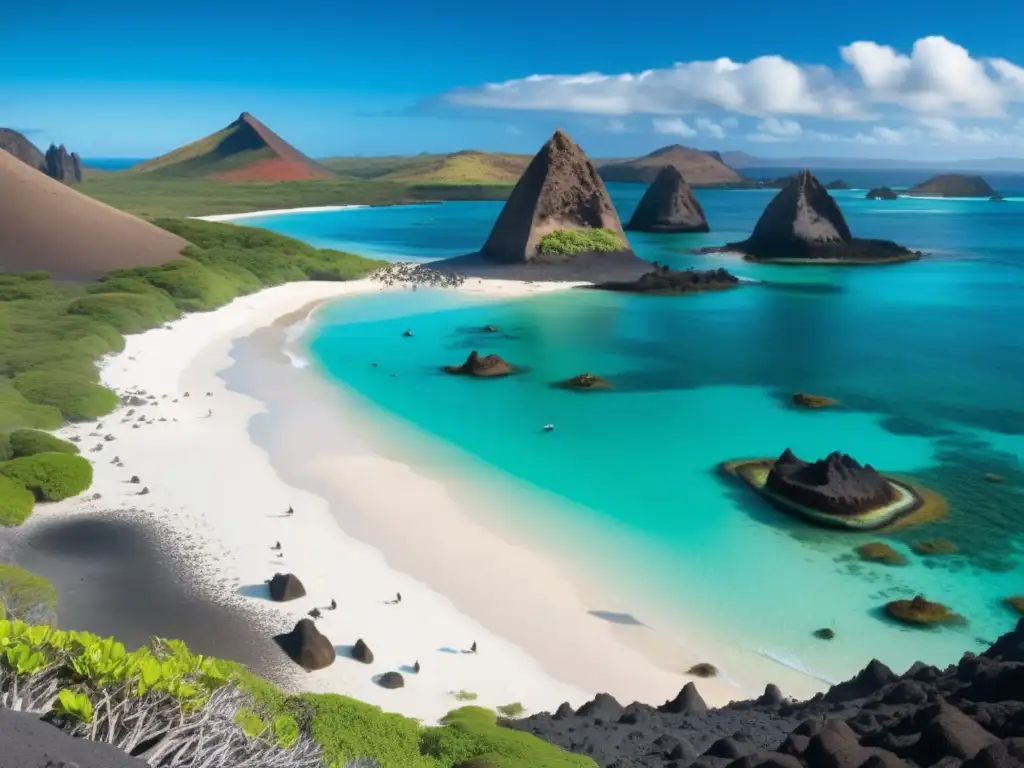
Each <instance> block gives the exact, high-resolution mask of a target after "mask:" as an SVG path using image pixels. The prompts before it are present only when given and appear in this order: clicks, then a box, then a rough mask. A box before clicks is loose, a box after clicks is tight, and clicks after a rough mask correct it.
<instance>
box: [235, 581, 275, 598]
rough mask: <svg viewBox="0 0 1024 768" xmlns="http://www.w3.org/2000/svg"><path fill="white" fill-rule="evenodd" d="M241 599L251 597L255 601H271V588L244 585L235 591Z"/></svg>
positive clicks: (262, 585)
mask: <svg viewBox="0 0 1024 768" xmlns="http://www.w3.org/2000/svg"><path fill="white" fill-rule="evenodd" d="M235 594H236V595H238V596H239V597H251V598H253V599H255V600H267V601H269V600H270V587H269V586H268V585H266V584H243V585H242V586H240V587H239V588H238V589H236V590H235Z"/></svg>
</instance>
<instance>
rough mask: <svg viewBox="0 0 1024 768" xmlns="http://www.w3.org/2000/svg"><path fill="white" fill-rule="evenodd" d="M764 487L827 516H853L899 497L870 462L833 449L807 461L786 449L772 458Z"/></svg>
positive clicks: (882, 505)
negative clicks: (816, 458)
mask: <svg viewBox="0 0 1024 768" xmlns="http://www.w3.org/2000/svg"><path fill="white" fill-rule="evenodd" d="M765 487H766V488H767V489H768V490H770V491H773V492H774V493H776V494H778V495H779V496H782V497H783V498H784V499H788V500H790V501H793V502H796V503H798V504H801V505H803V506H807V507H810V508H812V509H815V510H818V511H821V512H825V513H827V514H830V515H855V514H858V513H861V512H866V511H868V510H872V509H877V508H879V507H884V506H885V505H887V504H890V503H892V502H893V501H895V500H896V499H897V498H898V494H897V491H896V489H895V488H893V486H892V484H891V483H890V482H889V481H888V480H886V479H885V478H884V477H882V475H880V474H879V473H878V472H876V471H875V469H874V468H873V467H872V466H871V465H870V464H866V465H863V466H862V465H861V464H859V463H858V462H857V461H855V460H854V459H853V458H851V457H850V456H847V455H846V454H845V453H840V452H838V451H835V452H833V453H830V454H829V455H828V456H827V457H825V458H824V459H820V460H818V461H815V462H812V463H808V462H806V461H803V460H801V459H799V458H797V456H796V455H795V454H794V453H793V452H792V451H791V450H789V449H788V448H787V449H786V450H785V451H783V452H782V455H781V456H779V458H778V459H777V460H776V461H775V465H774V466H773V467H772V469H771V472H769V473H768V479H767V480H766V482H765Z"/></svg>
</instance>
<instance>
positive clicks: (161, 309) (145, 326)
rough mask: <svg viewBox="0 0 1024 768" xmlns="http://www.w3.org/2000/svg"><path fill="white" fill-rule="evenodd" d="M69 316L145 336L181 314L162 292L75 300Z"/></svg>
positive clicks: (69, 309) (122, 294)
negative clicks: (143, 333) (92, 320)
mask: <svg viewBox="0 0 1024 768" xmlns="http://www.w3.org/2000/svg"><path fill="white" fill-rule="evenodd" d="M68 313H69V314H74V315H86V316H87V317H91V318H93V319H94V320H99V321H101V322H103V323H106V324H108V325H111V326H113V327H114V328H116V329H117V330H118V331H120V332H121V333H141V332H142V331H147V330H149V329H150V328H155V327H156V326H158V325H162V324H163V323H165V322H167V321H168V320H173V319H175V318H176V317H178V314H179V312H178V310H177V308H176V307H175V306H174V302H172V301H170V299H169V298H168V297H167V296H165V295H160V294H159V293H153V294H145V293H91V294H89V295H87V296H82V297H81V298H78V299H75V300H74V301H72V302H71V303H70V304H69V305H68Z"/></svg>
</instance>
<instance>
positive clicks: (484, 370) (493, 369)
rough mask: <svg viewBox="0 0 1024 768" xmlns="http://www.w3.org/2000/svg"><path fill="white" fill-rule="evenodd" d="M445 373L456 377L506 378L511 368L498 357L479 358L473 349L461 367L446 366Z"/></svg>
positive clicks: (478, 354)
mask: <svg viewBox="0 0 1024 768" xmlns="http://www.w3.org/2000/svg"><path fill="white" fill-rule="evenodd" d="M443 370H444V372H445V373H451V374H453V375H456V376H475V377H478V378H487V377H491V376H508V375H509V374H510V373H513V372H514V371H513V369H512V366H511V365H509V364H508V363H506V362H505V361H504V360H502V359H501V358H500V357H499V356H498V355H487V356H485V357H481V356H480V353H479V352H477V351H476V350H475V349H474V350H473V351H472V352H470V353H469V357H467V358H466V362H464V363H463V364H462V365H446V366H445V367H444V369H443Z"/></svg>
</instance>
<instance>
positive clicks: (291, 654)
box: [274, 619, 335, 672]
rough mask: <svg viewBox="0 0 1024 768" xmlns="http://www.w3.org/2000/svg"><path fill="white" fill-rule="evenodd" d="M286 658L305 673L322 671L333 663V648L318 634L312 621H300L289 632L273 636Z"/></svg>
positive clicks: (318, 631)
mask: <svg viewBox="0 0 1024 768" xmlns="http://www.w3.org/2000/svg"><path fill="white" fill-rule="evenodd" d="M274 641H275V642H276V643H277V644H278V645H279V646H281V650H283V651H284V652H285V653H286V654H288V658H290V659H291V660H292V661H294V662H295V663H296V664H298V665H299V666H300V667H302V668H303V669H304V670H306V671H307V672H314V671H315V670H318V669H324V668H325V667H329V666H331V664H333V663H334V656H335V653H334V646H333V645H331V641H330V640H328V639H327V638H326V637H325V636H324V635H322V634H321V633H320V630H318V629H317V628H316V624H314V623H313V620H312V619H302V620H301V621H300V622H299V623H298V624H296V625H295V629H293V630H292V631H291V632H286V633H284V634H280V635H275V636H274Z"/></svg>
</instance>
